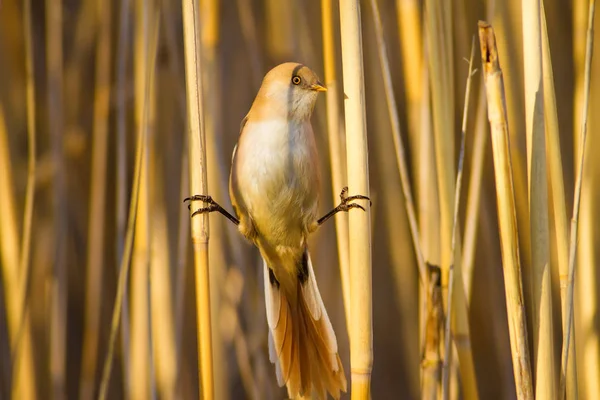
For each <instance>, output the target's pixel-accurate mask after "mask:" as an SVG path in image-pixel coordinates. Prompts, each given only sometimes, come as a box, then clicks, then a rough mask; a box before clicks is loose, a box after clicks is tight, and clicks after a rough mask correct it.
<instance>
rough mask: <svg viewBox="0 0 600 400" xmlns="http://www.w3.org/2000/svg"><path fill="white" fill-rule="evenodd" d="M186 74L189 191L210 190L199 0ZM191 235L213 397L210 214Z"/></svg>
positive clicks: (203, 373) (189, 30)
mask: <svg viewBox="0 0 600 400" xmlns="http://www.w3.org/2000/svg"><path fill="white" fill-rule="evenodd" d="M181 5H182V13H183V30H184V48H185V77H186V79H185V80H186V89H187V90H186V93H187V110H188V129H189V131H188V134H189V146H188V148H189V160H190V163H189V168H190V190H191V192H192V193H195V194H196V193H202V194H206V193H207V173H206V138H205V132H204V122H203V121H204V120H203V111H204V109H203V102H202V62H201V59H202V58H201V42H200V14H199V10H200V8H199V2H198V0H182V4H181ZM191 236H192V244H193V251H194V269H195V274H196V317H197V334H198V379H199V382H200V383H201V384H200V387H201V393H200V395H201V397H202V398H204V399H207V400H211V399H213V398H214V382H213V371H212V365H213V360H212V334H211V310H210V285H209V275H208V240H209V237H210V233H209V226H208V215H207V214H202V215H199V216H197V217H195V218H193V219H192V222H191Z"/></svg>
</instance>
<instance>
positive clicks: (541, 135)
mask: <svg viewBox="0 0 600 400" xmlns="http://www.w3.org/2000/svg"><path fill="white" fill-rule="evenodd" d="M522 4H523V8H522V11H523V56H524V57H523V61H524V70H525V82H524V84H525V111H526V115H525V119H526V133H527V178H528V183H529V218H530V221H531V233H530V234H531V251H532V253H531V257H532V270H533V275H532V286H533V291H532V293H533V310H532V312H533V355H534V360H535V371H536V373H535V377H536V380H535V382H536V385H535V386H536V388H535V394H536V398H540V399H553V398H555V392H556V388H555V386H556V385H555V375H556V374H555V371H554V360H555V356H554V338H553V328H552V287H551V281H550V278H551V276H550V250H549V229H548V216H549V214H548V185H547V175H546V140H545V127H544V126H545V124H544V100H543V96H544V85H543V80H542V52H541V50H542V47H541V46H542V43H541V30H540V28H541V25H540V23H541V18H540V0H526V1H523V3H522Z"/></svg>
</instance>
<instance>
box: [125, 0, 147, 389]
mask: <svg viewBox="0 0 600 400" xmlns="http://www.w3.org/2000/svg"><path fill="white" fill-rule="evenodd" d="M152 3H153V2H152V1H146V0H136V1H135V2H134V37H133V47H134V48H133V51H134V58H133V84H134V122H135V126H136V128H137V129H143V130H144V131H146V134H145V135H144V142H143V143H142V146H143V147H144V149H145V150H144V155H143V157H142V164H141V170H140V175H141V177H140V188H139V198H138V204H137V207H138V209H137V212H136V220H135V228H134V229H135V237H134V242H133V252H132V256H131V297H130V299H131V346H130V349H129V359H130V361H131V362H130V364H129V376H130V378H131V383H130V386H129V389H130V391H129V392H128V393H127V394H126V395H127V396H128V397H129V398H131V399H149V398H151V393H152V391H153V385H152V383H151V376H152V375H153V371H152V370H151V368H150V364H151V360H152V355H151V350H152V344H151V339H150V334H151V323H150V315H151V311H150V288H149V281H150V232H151V231H152V220H151V219H150V190H149V184H150V179H151V177H150V176H149V174H150V172H149V141H150V139H149V135H151V134H152V128H153V123H154V112H153V105H154V104H153V103H154V102H153V100H152V99H153V80H148V79H147V77H148V75H149V72H148V71H149V70H151V69H152V65H150V64H148V60H150V59H151V58H150V51H151V49H150V36H151V34H152V33H153V32H152V31H151V29H152V28H151V26H150V13H151V10H152Z"/></svg>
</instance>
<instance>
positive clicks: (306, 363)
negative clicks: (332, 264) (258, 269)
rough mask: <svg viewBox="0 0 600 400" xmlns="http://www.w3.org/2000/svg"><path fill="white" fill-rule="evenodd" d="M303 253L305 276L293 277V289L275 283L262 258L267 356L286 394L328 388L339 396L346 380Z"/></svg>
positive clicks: (323, 392) (321, 393)
mask: <svg viewBox="0 0 600 400" xmlns="http://www.w3.org/2000/svg"><path fill="white" fill-rule="evenodd" d="M303 259H304V261H303V262H304V263H306V265H305V267H306V269H305V271H308V276H307V277H304V278H305V279H303V281H304V282H301V281H300V279H297V282H296V284H295V286H296V288H295V293H294V290H293V289H291V288H288V285H285V284H282V285H280V284H279V282H278V281H277V280H276V279H275V278H274V275H273V272H272V271H270V270H269V268H268V266H267V264H266V263H264V281H265V302H266V307H267V320H268V323H269V360H270V361H271V362H272V363H274V364H275V368H276V373H277V382H278V383H279V385H280V386H283V385H284V384H285V385H286V386H287V390H288V396H289V397H290V398H292V399H297V398H299V397H301V396H307V397H309V396H314V397H315V398H320V399H325V398H326V393H327V392H329V394H330V395H331V396H332V397H333V398H335V399H339V397H340V392H342V391H343V392H345V391H346V386H347V384H346V376H345V375H344V368H343V367H342V362H341V360H340V357H339V355H338V347H337V340H336V338H335V333H334V331H333V327H332V326H331V322H330V321H329V317H328V316H327V311H326V310H325V306H324V305H323V300H322V299H321V295H320V294H319V288H318V287H317V281H316V279H315V275H314V271H313V267H312V263H311V261H310V257H309V256H308V253H307V254H306V255H305V257H303ZM282 283H283V282H282Z"/></svg>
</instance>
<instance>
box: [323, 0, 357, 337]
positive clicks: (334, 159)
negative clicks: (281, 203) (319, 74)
mask: <svg viewBox="0 0 600 400" xmlns="http://www.w3.org/2000/svg"><path fill="white" fill-rule="evenodd" d="M332 3H333V0H321V21H322V26H323V60H324V64H325V85H326V86H327V93H326V95H327V96H326V100H327V134H328V138H329V159H330V163H331V185H332V187H333V190H332V194H333V204H336V203H337V202H338V201H339V197H338V195H339V191H340V190H341V189H340V188H342V187H344V186H345V185H344V182H345V179H344V175H345V173H346V171H345V168H344V163H345V161H346V160H345V157H344V146H343V142H342V138H341V127H340V110H339V100H338V81H337V76H336V70H335V60H336V57H335V36H334V18H333V12H332ZM335 231H336V239H337V246H338V258H339V263H340V276H341V279H342V296H343V298H344V312H345V314H346V328H347V329H348V332H350V331H351V326H352V325H351V324H350V316H351V313H350V260H349V258H348V257H349V251H350V250H349V243H348V217H347V216H346V215H343V214H342V213H338V214H337V215H336V216H335Z"/></svg>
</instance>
